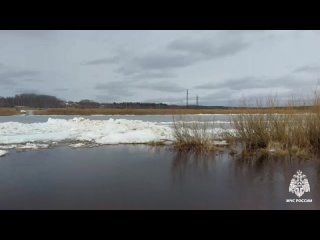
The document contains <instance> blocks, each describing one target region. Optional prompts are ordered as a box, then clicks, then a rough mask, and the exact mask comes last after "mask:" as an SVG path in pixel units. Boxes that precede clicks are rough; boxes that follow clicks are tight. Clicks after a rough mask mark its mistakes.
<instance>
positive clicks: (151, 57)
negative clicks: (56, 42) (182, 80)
mask: <svg viewBox="0 0 320 240" xmlns="http://www.w3.org/2000/svg"><path fill="white" fill-rule="evenodd" d="M249 46H250V43H249V42H246V41H244V40H243V39H242V38H241V39H234V40H232V41H221V40H219V41H215V40H214V39H211V38H210V39H200V40H199V39H198V40H185V39H176V40H174V41H172V42H170V43H168V44H167V45H166V47H165V48H164V49H162V50H158V51H155V52H154V51H148V52H147V53H144V54H141V55H140V56H128V53H125V54H124V53H118V55H116V56H115V57H113V58H103V59H97V60H93V61H89V62H87V63H86V64H87V65H97V64H110V63H117V64H119V66H118V67H117V69H116V72H117V73H119V74H121V75H122V76H126V77H128V76H129V77H131V78H134V79H139V78H172V77H176V76H177V74H175V73H174V72H173V71H174V70H175V69H179V68H185V67H188V66H191V65H193V64H196V63H198V62H202V61H208V60H212V59H218V58H222V57H227V56H232V55H234V54H236V53H238V52H240V51H242V50H244V49H246V48H248V47H249ZM119 59H123V60H124V61H123V62H122V63H120V62H119Z"/></svg>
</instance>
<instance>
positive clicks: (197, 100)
mask: <svg viewBox="0 0 320 240" xmlns="http://www.w3.org/2000/svg"><path fill="white" fill-rule="evenodd" d="M196 105H197V107H199V97H198V95H197V97H196Z"/></svg>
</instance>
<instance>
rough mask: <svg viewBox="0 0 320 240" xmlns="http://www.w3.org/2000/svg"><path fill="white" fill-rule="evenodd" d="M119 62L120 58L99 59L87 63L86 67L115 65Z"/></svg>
mask: <svg viewBox="0 0 320 240" xmlns="http://www.w3.org/2000/svg"><path fill="white" fill-rule="evenodd" d="M118 62H119V57H111V58H99V59H95V60H91V61H88V62H85V63H84V65H104V64H115V63H118Z"/></svg>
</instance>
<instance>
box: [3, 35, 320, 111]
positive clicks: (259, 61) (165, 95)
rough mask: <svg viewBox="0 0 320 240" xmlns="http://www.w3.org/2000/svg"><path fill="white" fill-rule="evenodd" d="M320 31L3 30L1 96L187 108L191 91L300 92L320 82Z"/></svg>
mask: <svg viewBox="0 0 320 240" xmlns="http://www.w3.org/2000/svg"><path fill="white" fill-rule="evenodd" d="M319 32H320V31H318V32H312V31H273V30H271V31H264V30H258V31H256V30H253V31H252V30H244V31H240V30H233V31H229V30H223V31H0V52H1V54H0V96H10V95H14V94H15V93H16V90H17V88H19V89H20V90H21V91H20V92H22V91H24V90H29V92H30V90H32V91H33V90H38V91H39V92H40V91H42V92H43V91H44V92H45V91H48V92H49V93H53V94H56V95H57V96H59V97H62V98H66V100H72V101H77V100H81V99H85V98H88V99H94V98H99V97H101V99H103V101H106V99H109V100H110V101H126V100H128V101H145V100H146V99H150V98H153V99H155V100H157V99H159V100H161V99H162V100H163V101H162V102H168V101H171V102H177V103H179V104H184V100H185V92H184V91H185V90H184V89H185V88H188V89H190V92H191V95H192V96H190V97H192V99H194V97H195V95H196V94H197V95H199V97H200V103H204V102H206V103H208V104H210V103H212V104H214V105H220V104H221V105H222V103H223V102H225V103H228V102H229V101H230V100H233V99H237V98H239V97H241V96H242V95H244V96H255V95H259V94H260V95H265V94H267V93H270V94H272V93H279V95H281V94H282V95H283V96H285V95H288V94H289V93H294V94H297V95H300V94H304V93H307V90H308V89H312V88H314V86H316V81H317V80H318V78H317V77H318V75H319V73H320V69H319V67H318V66H320V65H319V64H317V63H318V62H319V55H320V45H319V35H318V34H319ZM75 43H76V44H75ZM297 46H299V47H297ZM297 56H299V57H297ZM75 63H78V64H75ZM1 64H2V65H1ZM3 64H5V65H3ZM292 66H300V68H297V69H293V68H292ZM32 70H36V71H32ZM319 76H320V75H319ZM195 85H197V86H195ZM194 86H195V87H194ZM193 87H194V88H193ZM64 88H65V89H64ZM19 89H18V90H19ZM66 89H69V90H66ZM210 94H212V95H211V96H210ZM175 97H176V98H175ZM151 100H152V99H151ZM166 100H167V101H166Z"/></svg>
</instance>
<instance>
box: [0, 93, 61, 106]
mask: <svg viewBox="0 0 320 240" xmlns="http://www.w3.org/2000/svg"><path fill="white" fill-rule="evenodd" d="M16 106H27V107H34V108H55V107H64V106H65V103H64V101H62V100H60V99H58V98H56V97H54V96H48V95H37V94H20V95H16V96H14V97H6V98H4V97H0V107H16Z"/></svg>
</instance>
